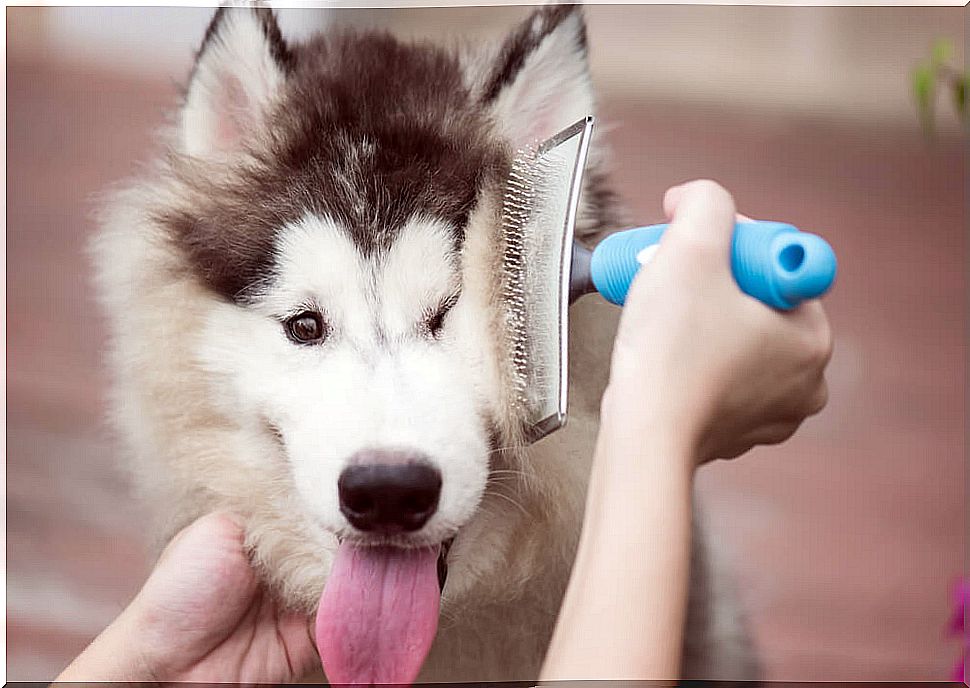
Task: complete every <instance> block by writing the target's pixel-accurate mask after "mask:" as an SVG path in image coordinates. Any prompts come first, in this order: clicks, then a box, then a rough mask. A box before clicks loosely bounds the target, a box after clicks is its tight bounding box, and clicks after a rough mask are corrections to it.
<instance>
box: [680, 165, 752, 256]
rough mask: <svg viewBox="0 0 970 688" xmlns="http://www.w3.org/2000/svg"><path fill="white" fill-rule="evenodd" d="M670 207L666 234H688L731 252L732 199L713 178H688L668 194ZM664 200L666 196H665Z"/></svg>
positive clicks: (727, 253)
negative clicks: (685, 182) (696, 179)
mask: <svg viewBox="0 0 970 688" xmlns="http://www.w3.org/2000/svg"><path fill="white" fill-rule="evenodd" d="M670 195H671V197H672V200H671V203H670V205H671V208H672V210H673V212H672V214H671V216H672V219H671V222H670V229H669V230H668V233H669V234H672V235H673V236H682V237H684V238H691V239H693V240H696V241H697V242H700V243H701V244H702V245H706V246H710V247H711V248H716V249H717V250H718V251H719V252H720V251H721V250H723V252H724V253H725V255H730V253H729V250H730V245H731V239H732V237H733V235H734V223H735V208H734V199H733V198H732V197H731V195H730V194H729V193H728V192H727V191H726V190H725V189H724V187H722V186H721V185H720V184H718V183H716V182H712V181H709V180H698V181H693V182H688V183H687V184H684V185H683V186H681V187H679V189H678V190H676V191H675V192H673V193H672V194H670ZM665 201H666V199H665Z"/></svg>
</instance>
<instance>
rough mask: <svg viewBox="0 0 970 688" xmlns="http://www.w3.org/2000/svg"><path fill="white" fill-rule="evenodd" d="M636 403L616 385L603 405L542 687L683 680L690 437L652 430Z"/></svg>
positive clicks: (669, 428) (665, 428) (668, 427)
mask: <svg viewBox="0 0 970 688" xmlns="http://www.w3.org/2000/svg"><path fill="white" fill-rule="evenodd" d="M617 396H620V397H623V399H622V400H617V399H616V397H617ZM638 403H645V402H643V400H641V399H630V398H629V395H626V394H623V393H621V392H619V391H618V390H617V389H616V388H615V387H614V388H613V389H612V390H609V391H608V392H607V395H606V397H605V398H604V403H603V412H604V413H603V425H602V427H601V431H600V439H599V442H598V445H597V449H596V458H595V461H594V469H593V475H592V476H591V482H590V487H589V495H588V498H587V510H586V516H585V520H584V524H583V532H582V536H581V539H580V545H579V549H578V552H577V557H576V562H575V564H574V567H573V572H572V576H571V579H570V582H569V587H568V589H567V593H566V597H565V600H564V602H563V606H562V609H561V612H560V616H559V620H558V622H557V626H556V631H555V633H554V636H553V640H552V644H551V645H550V648H549V652H548V654H547V657H546V662H545V665H544V667H543V670H542V675H541V678H542V679H543V680H554V679H672V678H676V677H677V674H678V670H679V665H680V654H681V638H682V630H683V625H684V615H685V608H686V597H687V581H688V566H689V552H690V523H691V504H690V500H691V481H692V473H693V468H692V467H693V463H694V462H693V457H692V456H691V452H692V448H691V447H692V444H691V442H692V440H691V435H690V434H689V433H686V432H684V428H683V426H680V427H679V428H678V427H677V425H676V424H671V423H666V424H661V423H659V422H658V423H656V424H651V425H652V427H653V428H655V430H651V429H649V428H647V427H644V424H643V421H642V418H643V410H644V409H643V408H642V407H641V408H637V409H634V408H633V405H635V404H638ZM629 413H635V414H636V415H637V418H638V419H639V425H637V424H631V423H630V420H631V419H630V418H628V417H627V416H628V414H629Z"/></svg>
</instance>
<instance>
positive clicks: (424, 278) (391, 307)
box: [378, 215, 459, 335]
mask: <svg viewBox="0 0 970 688" xmlns="http://www.w3.org/2000/svg"><path fill="white" fill-rule="evenodd" d="M453 235H454V228H452V227H451V226H449V225H448V223H447V222H444V221H443V220H439V219H436V218H431V217H427V216H422V215H417V216H415V217H412V218H411V220H410V221H408V222H407V223H406V224H405V225H404V227H402V228H401V230H400V232H398V235H397V237H396V239H395V240H394V243H393V244H391V246H390V248H389V249H388V250H387V252H386V254H385V255H384V256H383V259H382V260H381V266H380V268H379V270H378V280H379V281H378V295H379V299H380V309H381V310H380V313H381V322H382V323H383V324H384V326H385V328H386V329H387V331H388V332H389V333H393V334H397V335H403V334H407V333H409V332H413V330H414V324H415V323H416V322H418V321H419V320H420V319H421V318H422V317H424V316H425V315H427V314H428V312H429V310H430V311H434V310H435V309H437V308H438V307H439V306H440V304H441V302H442V301H443V300H444V299H446V298H447V297H448V296H450V295H452V294H453V293H455V291H456V290H457V289H458V286H459V273H458V259H457V253H456V249H455V246H454V242H453V239H452V237H453Z"/></svg>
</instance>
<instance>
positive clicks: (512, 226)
mask: <svg viewBox="0 0 970 688" xmlns="http://www.w3.org/2000/svg"><path fill="white" fill-rule="evenodd" d="M535 156H536V149H535V148H534V147H531V148H525V149H522V150H519V151H518V152H517V153H516V155H515V157H514V159H513V161H512V169H511V171H510V172H509V178H508V181H507V185H506V189H505V195H504V196H503V201H502V238H503V240H504V244H505V245H504V247H503V257H502V275H501V278H502V298H503V303H504V306H505V322H506V327H507V335H508V337H509V343H510V350H511V351H510V353H511V357H510V361H511V365H512V381H511V382H512V393H513V401H514V405H515V407H516V415H517V416H521V415H522V414H523V412H525V410H526V408H527V406H528V403H529V399H528V394H527V390H528V379H529V351H528V325H527V318H526V307H527V306H526V287H525V270H526V264H525V261H526V247H525V228H526V225H527V224H528V222H529V220H530V218H531V217H532V214H533V212H534V211H535V195H536V179H535Z"/></svg>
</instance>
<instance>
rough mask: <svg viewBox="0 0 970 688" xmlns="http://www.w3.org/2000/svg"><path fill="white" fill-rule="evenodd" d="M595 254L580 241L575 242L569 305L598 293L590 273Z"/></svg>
mask: <svg viewBox="0 0 970 688" xmlns="http://www.w3.org/2000/svg"><path fill="white" fill-rule="evenodd" d="M592 259H593V252H592V251H591V250H590V249H588V248H586V247H585V246H583V245H582V244H581V243H579V242H578V241H574V242H573V258H572V269H571V270H570V272H569V303H573V302H574V301H576V299H578V298H579V297H580V296H583V295H585V294H590V293H592V292H594V291H596V287H594V286H593V277H592V273H590V261H592Z"/></svg>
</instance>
